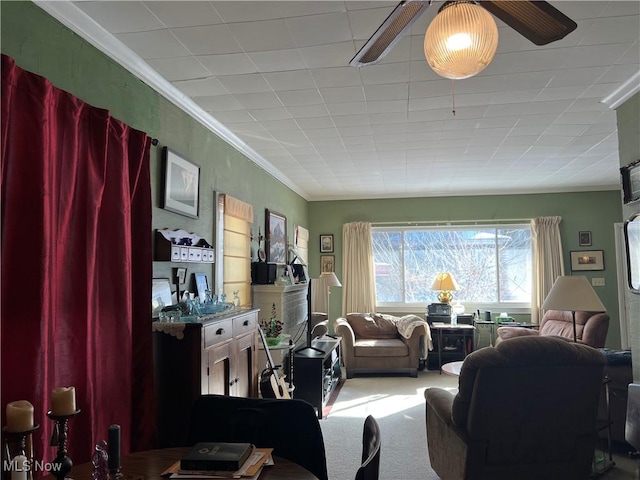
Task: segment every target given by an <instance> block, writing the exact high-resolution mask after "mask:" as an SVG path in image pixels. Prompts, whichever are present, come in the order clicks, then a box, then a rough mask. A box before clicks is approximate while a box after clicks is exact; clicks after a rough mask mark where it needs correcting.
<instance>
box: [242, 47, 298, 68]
mask: <svg viewBox="0 0 640 480" xmlns="http://www.w3.org/2000/svg"><path fill="white" fill-rule="evenodd" d="M248 56H249V58H250V59H251V61H252V62H253V63H254V64H255V66H256V68H257V69H258V70H259V71H260V72H264V73H267V72H286V71H289V70H302V69H304V68H305V65H304V60H303V59H302V57H301V56H300V52H299V51H298V50H296V49H288V50H277V51H273V52H252V53H249V54H248Z"/></svg>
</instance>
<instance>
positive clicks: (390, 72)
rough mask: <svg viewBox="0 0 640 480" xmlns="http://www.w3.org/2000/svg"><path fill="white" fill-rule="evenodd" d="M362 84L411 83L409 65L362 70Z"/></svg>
mask: <svg viewBox="0 0 640 480" xmlns="http://www.w3.org/2000/svg"><path fill="white" fill-rule="evenodd" d="M360 74H361V75H362V82H363V83H364V84H365V85H380V84H388V83H407V82H409V65H408V64H406V63H399V64H395V63H394V64H390V65H380V64H378V65H371V66H368V67H365V68H364V69H363V68H361V70H360Z"/></svg>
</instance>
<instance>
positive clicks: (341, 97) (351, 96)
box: [320, 86, 364, 104]
mask: <svg viewBox="0 0 640 480" xmlns="http://www.w3.org/2000/svg"><path fill="white" fill-rule="evenodd" d="M320 94H321V95H322V99H323V100H324V102H325V103H327V104H331V103H344V102H364V91H363V88H362V87H361V86H358V87H330V88H321V89H320Z"/></svg>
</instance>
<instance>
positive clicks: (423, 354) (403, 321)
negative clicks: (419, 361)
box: [396, 315, 433, 358]
mask: <svg viewBox="0 0 640 480" xmlns="http://www.w3.org/2000/svg"><path fill="white" fill-rule="evenodd" d="M396 326H397V328H398V333H399V334H400V335H402V336H403V337H404V338H410V337H411V335H412V334H413V331H414V330H415V329H416V328H422V329H423V330H424V335H423V336H422V342H421V343H420V358H427V351H429V350H433V342H432V339H431V329H430V328H429V324H428V323H427V322H425V321H424V320H423V319H421V318H420V317H418V316H417V315H405V316H404V317H400V318H398V320H397V322H396Z"/></svg>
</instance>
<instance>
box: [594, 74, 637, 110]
mask: <svg viewBox="0 0 640 480" xmlns="http://www.w3.org/2000/svg"><path fill="white" fill-rule="evenodd" d="M638 92H640V71H638V72H636V73H635V74H633V75H632V76H631V78H629V79H628V80H627V81H626V82H624V83H623V84H622V85H620V86H619V87H618V88H616V89H615V90H614V91H613V92H611V93H610V94H609V95H607V96H606V97H604V98H603V99H602V100H600V103H604V104H605V105H606V106H607V107H609V108H611V109H616V108H618V107H619V106H620V105H622V104H623V103H624V102H626V101H627V100H628V99H629V98H631V97H632V96H633V95H635V94H636V93H638Z"/></svg>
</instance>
